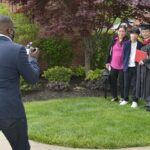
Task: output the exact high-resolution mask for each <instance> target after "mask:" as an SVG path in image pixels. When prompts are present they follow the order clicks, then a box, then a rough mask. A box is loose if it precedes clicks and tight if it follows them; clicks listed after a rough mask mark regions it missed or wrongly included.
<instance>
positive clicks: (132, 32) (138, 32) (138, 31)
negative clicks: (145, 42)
mask: <svg viewBox="0 0 150 150" xmlns="http://www.w3.org/2000/svg"><path fill="white" fill-rule="evenodd" d="M130 34H138V35H139V34H140V30H139V28H132V29H131V30H130Z"/></svg>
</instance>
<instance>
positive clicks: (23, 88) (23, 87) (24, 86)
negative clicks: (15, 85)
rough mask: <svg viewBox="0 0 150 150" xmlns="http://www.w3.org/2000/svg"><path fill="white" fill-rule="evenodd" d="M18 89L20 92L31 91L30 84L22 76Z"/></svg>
mask: <svg viewBox="0 0 150 150" xmlns="http://www.w3.org/2000/svg"><path fill="white" fill-rule="evenodd" d="M20 89H21V91H22V92H29V91H32V86H31V85H29V84H28V83H27V82H26V81H25V80H24V79H23V78H22V77H21V78H20Z"/></svg>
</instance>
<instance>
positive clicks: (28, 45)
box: [26, 42, 39, 55]
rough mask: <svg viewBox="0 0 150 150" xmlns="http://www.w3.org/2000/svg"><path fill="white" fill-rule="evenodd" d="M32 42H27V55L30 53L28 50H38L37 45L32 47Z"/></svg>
mask: <svg viewBox="0 0 150 150" xmlns="http://www.w3.org/2000/svg"><path fill="white" fill-rule="evenodd" d="M32 44H33V43H32V42H29V43H28V44H27V46H26V51H27V54H28V55H29V54H30V52H35V51H37V50H39V49H38V48H37V47H33V46H32Z"/></svg>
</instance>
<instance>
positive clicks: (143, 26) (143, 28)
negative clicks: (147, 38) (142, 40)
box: [140, 23, 150, 30]
mask: <svg viewBox="0 0 150 150" xmlns="http://www.w3.org/2000/svg"><path fill="white" fill-rule="evenodd" d="M140 28H141V30H150V24H148V23H147V24H146V23H145V24H141V25H140Z"/></svg>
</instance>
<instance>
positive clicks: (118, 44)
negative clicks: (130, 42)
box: [106, 26, 127, 101]
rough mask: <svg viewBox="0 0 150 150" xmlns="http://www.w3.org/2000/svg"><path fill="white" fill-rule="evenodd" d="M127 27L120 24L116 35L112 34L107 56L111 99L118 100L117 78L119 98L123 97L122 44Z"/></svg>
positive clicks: (125, 39) (124, 40)
mask: <svg viewBox="0 0 150 150" xmlns="http://www.w3.org/2000/svg"><path fill="white" fill-rule="evenodd" d="M126 35H127V28H126V26H120V27H119V28H118V31H117V35H116V36H114V38H113V40H112V42H111V44H110V47H109V53H108V56H107V63H106V68H107V69H109V70H110V85H111V95H112V100H111V101H118V100H119V99H118V92H117V91H118V90H117V87H118V86H117V85H118V84H117V81H118V78H119V85H120V92H121V98H120V101H122V100H123V99H124V77H123V45H124V43H125V42H126V41H127V36H126Z"/></svg>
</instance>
